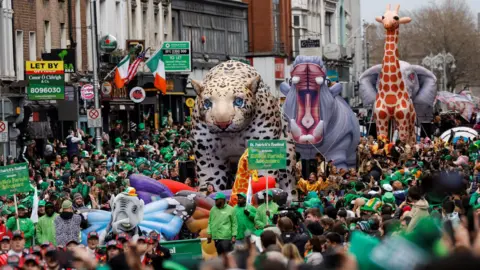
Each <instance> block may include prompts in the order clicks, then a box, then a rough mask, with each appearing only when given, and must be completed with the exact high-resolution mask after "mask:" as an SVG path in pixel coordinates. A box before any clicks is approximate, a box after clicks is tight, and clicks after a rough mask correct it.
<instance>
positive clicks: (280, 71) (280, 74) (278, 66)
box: [275, 57, 285, 80]
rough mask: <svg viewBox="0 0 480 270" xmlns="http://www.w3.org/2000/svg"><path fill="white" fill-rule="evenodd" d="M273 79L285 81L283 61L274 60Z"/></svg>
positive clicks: (280, 59)
mask: <svg viewBox="0 0 480 270" xmlns="http://www.w3.org/2000/svg"><path fill="white" fill-rule="evenodd" d="M275 79H279V80H283V79H285V59H283V58H279V57H277V58H275Z"/></svg>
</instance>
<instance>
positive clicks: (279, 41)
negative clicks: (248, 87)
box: [243, 0, 292, 97]
mask: <svg viewBox="0 0 480 270" xmlns="http://www.w3.org/2000/svg"><path fill="white" fill-rule="evenodd" d="M243 2H244V3H247V4H248V34H249V43H248V54H247V55H248V56H249V57H250V61H251V63H252V65H253V66H254V67H255V68H256V69H257V70H258V71H259V73H260V74H261V75H262V77H263V80H264V81H265V82H266V83H267V84H268V85H269V86H270V89H271V91H272V93H273V94H274V95H275V96H277V97H279V96H281V93H280V91H279V86H280V83H281V82H283V81H284V80H285V78H286V75H285V74H286V67H287V64H288V63H289V62H290V60H291V59H292V9H291V6H292V4H291V0H263V1H256V0H243Z"/></svg>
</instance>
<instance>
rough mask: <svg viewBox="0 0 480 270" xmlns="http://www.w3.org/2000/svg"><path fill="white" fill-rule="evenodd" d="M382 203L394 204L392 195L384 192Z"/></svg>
mask: <svg viewBox="0 0 480 270" xmlns="http://www.w3.org/2000/svg"><path fill="white" fill-rule="evenodd" d="M382 201H383V202H384V203H392V204H395V197H394V196H393V193H392V192H386V193H385V194H384V195H383V196H382Z"/></svg>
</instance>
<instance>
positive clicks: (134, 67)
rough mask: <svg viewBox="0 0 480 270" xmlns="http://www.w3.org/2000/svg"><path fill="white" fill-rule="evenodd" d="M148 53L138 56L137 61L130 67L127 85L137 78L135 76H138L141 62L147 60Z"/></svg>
mask: <svg viewBox="0 0 480 270" xmlns="http://www.w3.org/2000/svg"><path fill="white" fill-rule="evenodd" d="M146 52H147V51H143V52H141V53H140V54H139V55H138V56H137V58H136V59H135V61H133V63H132V64H131V65H130V66H129V67H128V76H127V80H126V83H128V82H129V81H131V80H132V79H133V77H135V75H137V70H138V66H139V65H140V62H142V61H143V60H144V59H145V53H146Z"/></svg>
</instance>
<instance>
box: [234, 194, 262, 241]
mask: <svg viewBox="0 0 480 270" xmlns="http://www.w3.org/2000/svg"><path fill="white" fill-rule="evenodd" d="M237 196H238V204H237V205H235V207H233V210H234V211H235V214H236V216H237V224H238V232H237V240H242V239H243V238H245V232H246V231H250V232H254V231H255V225H254V223H253V221H254V220H255V215H256V213H257V209H255V207H253V206H251V205H247V204H246V202H247V195H245V193H239V194H238V195H237ZM240 202H241V203H240Z"/></svg>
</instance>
